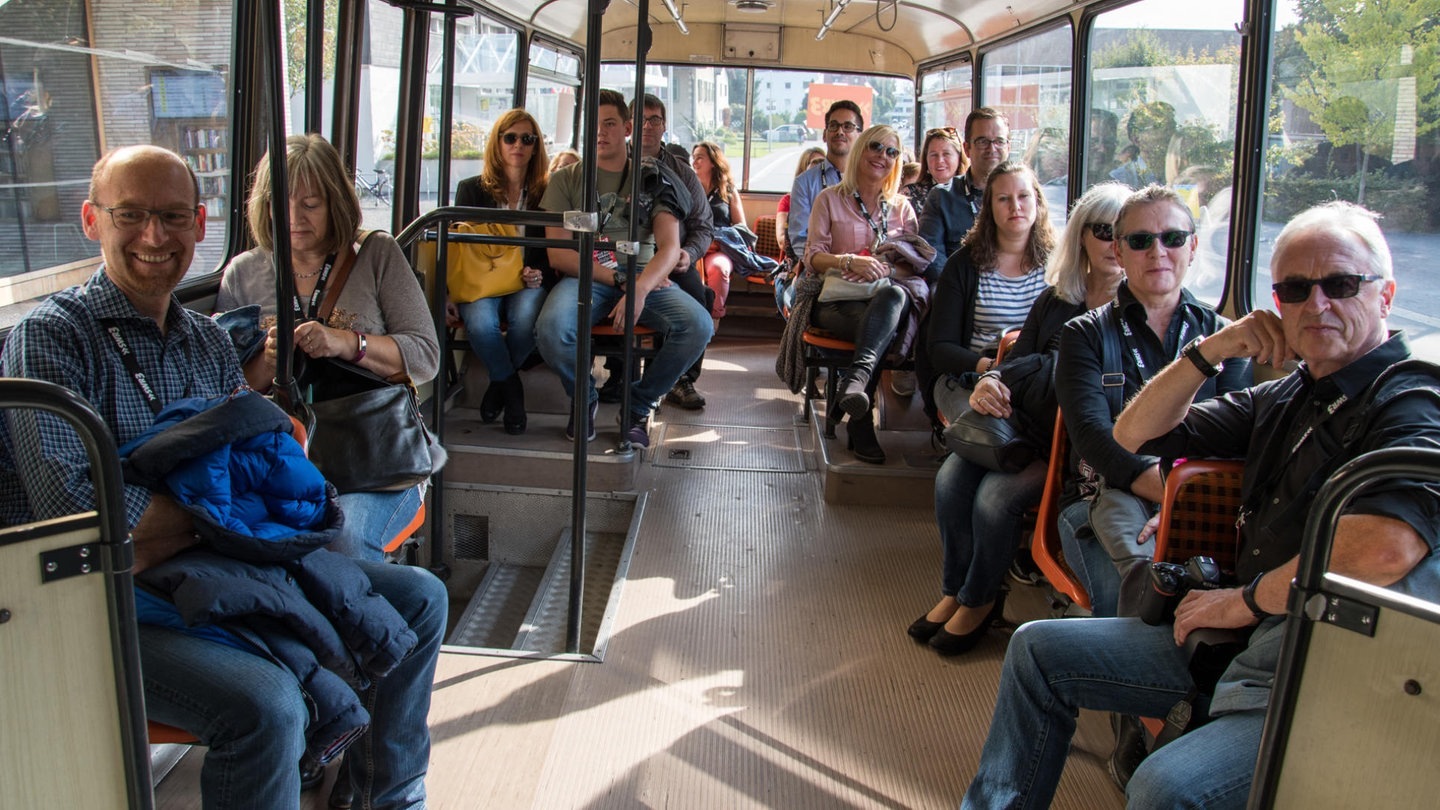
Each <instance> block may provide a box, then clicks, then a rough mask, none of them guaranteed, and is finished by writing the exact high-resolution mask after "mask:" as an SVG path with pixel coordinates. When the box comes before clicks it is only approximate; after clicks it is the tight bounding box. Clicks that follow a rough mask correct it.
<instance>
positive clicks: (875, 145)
mask: <svg viewBox="0 0 1440 810" xmlns="http://www.w3.org/2000/svg"><path fill="white" fill-rule="evenodd" d="M869 149H870V151H871V152H884V153H885V157H888V158H890V159H891V160H894V159H895V158H898V157H900V150H899V149H896V148H895V147H893V146H886V145H885V144H883V143H880V142H879V141H871V142H870V147H869Z"/></svg>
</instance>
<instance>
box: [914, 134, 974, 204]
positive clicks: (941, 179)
mask: <svg viewBox="0 0 1440 810" xmlns="http://www.w3.org/2000/svg"><path fill="white" fill-rule="evenodd" d="M920 167H921V168H920V179H919V180H916V181H915V182H913V183H910V184H909V185H907V186H905V188H904V189H903V191H904V192H905V196H906V197H908V198H909V199H910V207H912V208H914V209H915V216H917V217H918V216H920V215H921V214H923V213H925V197H926V195H928V194H929V193H930V189H932V188H935V187H936V186H947V185H949V184H950V181H951V180H954V179H955V175H957V174H960V173H962V172H964V171H965V170H966V169H968V168H970V166H969V164H968V163H966V162H965V151H964V150H963V149H961V148H960V136H959V135H958V134H956V132H955V128H954V127H940V128H939V129H932V130H930V131H929V132H926V133H925V142H924V143H923V144H921V145H920Z"/></svg>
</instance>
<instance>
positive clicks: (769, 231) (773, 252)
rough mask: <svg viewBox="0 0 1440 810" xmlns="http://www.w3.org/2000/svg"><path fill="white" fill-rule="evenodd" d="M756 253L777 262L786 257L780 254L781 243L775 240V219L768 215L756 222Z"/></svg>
mask: <svg viewBox="0 0 1440 810" xmlns="http://www.w3.org/2000/svg"><path fill="white" fill-rule="evenodd" d="M755 252H756V253H759V254H760V255H761V256H769V257H770V258H772V259H774V260H776V261H782V260H783V259H784V258H785V257H784V255H783V254H781V253H780V242H779V241H777V240H776V239H775V217H774V215H771V214H767V215H765V216H763V217H760V218H759V219H757V220H755Z"/></svg>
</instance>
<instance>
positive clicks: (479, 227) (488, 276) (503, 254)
mask: <svg viewBox="0 0 1440 810" xmlns="http://www.w3.org/2000/svg"><path fill="white" fill-rule="evenodd" d="M450 231H451V232H452V233H470V234H481V235H488V236H510V237H514V236H519V235H520V233H519V231H518V230H517V229H516V228H515V226H514V225H502V224H499V223H495V222H457V223H455V224H454V225H452V226H450ZM445 250H446V254H447V257H448V264H449V268H448V271H447V273H446V277H445V278H446V283H447V284H448V285H449V288H450V300H452V301H455V302H456V303H460V304H464V303H468V302H470V301H475V300H478V299H481V298H495V297H497V296H501V295H509V294H510V293H513V292H519V291H520V290H522V289H524V287H525V281H524V279H523V278H522V277H521V273H523V272H524V270H525V253H524V251H523V250H522V249H520V248H518V247H515V246H513V245H480V244H475V243H462V242H448V243H447V244H446V247H445Z"/></svg>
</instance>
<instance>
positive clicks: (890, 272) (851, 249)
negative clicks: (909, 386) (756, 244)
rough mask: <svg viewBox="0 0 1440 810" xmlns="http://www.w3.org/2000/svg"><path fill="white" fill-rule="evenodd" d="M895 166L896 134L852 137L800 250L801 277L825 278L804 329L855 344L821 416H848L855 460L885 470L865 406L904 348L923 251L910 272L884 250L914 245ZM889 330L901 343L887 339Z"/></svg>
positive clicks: (924, 298) (922, 295) (925, 292)
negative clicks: (885, 364) (890, 356)
mask: <svg viewBox="0 0 1440 810" xmlns="http://www.w3.org/2000/svg"><path fill="white" fill-rule="evenodd" d="M900 169H901V156H900V136H899V134H898V133H896V132H895V130H894V129H892V128H890V127H888V126H885V125H883V124H880V125H876V126H872V127H870V128H869V129H867V130H865V131H864V132H862V133H860V136H859V138H858V139H856V141H855V148H853V149H851V150H850V154H849V156H848V157H847V158H846V161H845V174H844V178H843V179H842V180H841V181H840V182H839V183H838V184H836V185H833V186H831V187H829V188H827V189H825V190H824V191H822V192H820V194H818V195H817V196H816V197H815V203H814V205H813V207H812V208H811V211H810V226H809V241H808V242H807V243H806V245H805V264H806V266H807V267H808V268H809V272H810V273H812V274H817V275H820V276H825V277H826V279H825V282H824V286H823V288H822V290H821V292H820V294H819V297H818V298H817V299H816V302H815V303H814V305H813V307H811V308H810V311H809V323H810V324H811V325H813V326H817V327H819V328H821V329H824V330H827V331H828V332H830V333H831V334H833V335H834V336H835V337H838V338H840V339H842V340H848V341H850V342H852V343H854V344H855V355H854V357H853V358H852V360H851V362H850V368H849V369H848V370H847V371H846V373H845V377H844V379H843V380H841V381H840V388H839V392H838V393H837V395H836V402H835V403H832V412H831V413H830V414H828V418H830V419H833V420H839V419H840V418H841V417H842V416H848V417H849V427H848V444H849V447H850V449H851V450H852V451H854V453H855V457H856V458H858V459H860V460H861V461H866V462H870V463H872V464H883V463H885V451H884V450H883V449H882V448H881V447H880V442H879V440H878V439H877V438H876V436H875V421H874V411H873V402H872V400H873V397H874V393H875V386H876V383H877V382H878V381H879V379H880V375H879V367H880V362H881V360H882V358H883V357H884V356H885V354H886V352H887V349H888V350H889V351H890V352H892V353H895V354H897V355H899V356H905V354H907V353H908V350H909V343H910V342H911V341H910V340H906V339H904V336H910V337H911V340H913V334H914V331H915V329H914V326H915V324H917V323H918V315H917V313H918V312H920V311H921V310H923V308H924V307H925V306H926V305H928V303H929V300H928V299H929V289H928V288H927V287H926V285H925V281H924V279H923V278H921V277H920V273H921V272H923V270H924V268H925V266H926V265H928V264H929V255H930V254H927V255H926V257H925V259H924V262H923V263H921V264H920V265H918V266H916V265H915V264H914V261H916V260H917V257H910V258H909V259H908V260H907V259H904V258H901V257H900V256H899V255H897V254H894V253H890V252H889V250H890V249H893V248H895V247H896V246H897V244H900V243H905V244H911V243H910V242H907V241H906V239H905V237H913V241H918V236H917V235H916V229H917V221H916V217H915V210H914V209H913V208H911V207H910V201H909V200H907V199H905V197H904V195H902V194H900V193H899V190H900ZM926 247H928V246H926ZM911 250H912V251H913V250H915V248H914V247H913V246H912V247H911ZM882 255H883V256H884V257H883V258H882ZM877 282H878V283H877ZM862 285H864V286H862ZM846 290H848V292H846ZM798 312H799V309H798V307H797V313H798ZM907 316H908V317H909V321H908V322H907V320H906V319H907ZM902 323H906V328H904V329H902V328H901V326H902ZM897 333H898V334H899V335H901V337H902V339H900V340H896V337H897Z"/></svg>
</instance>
